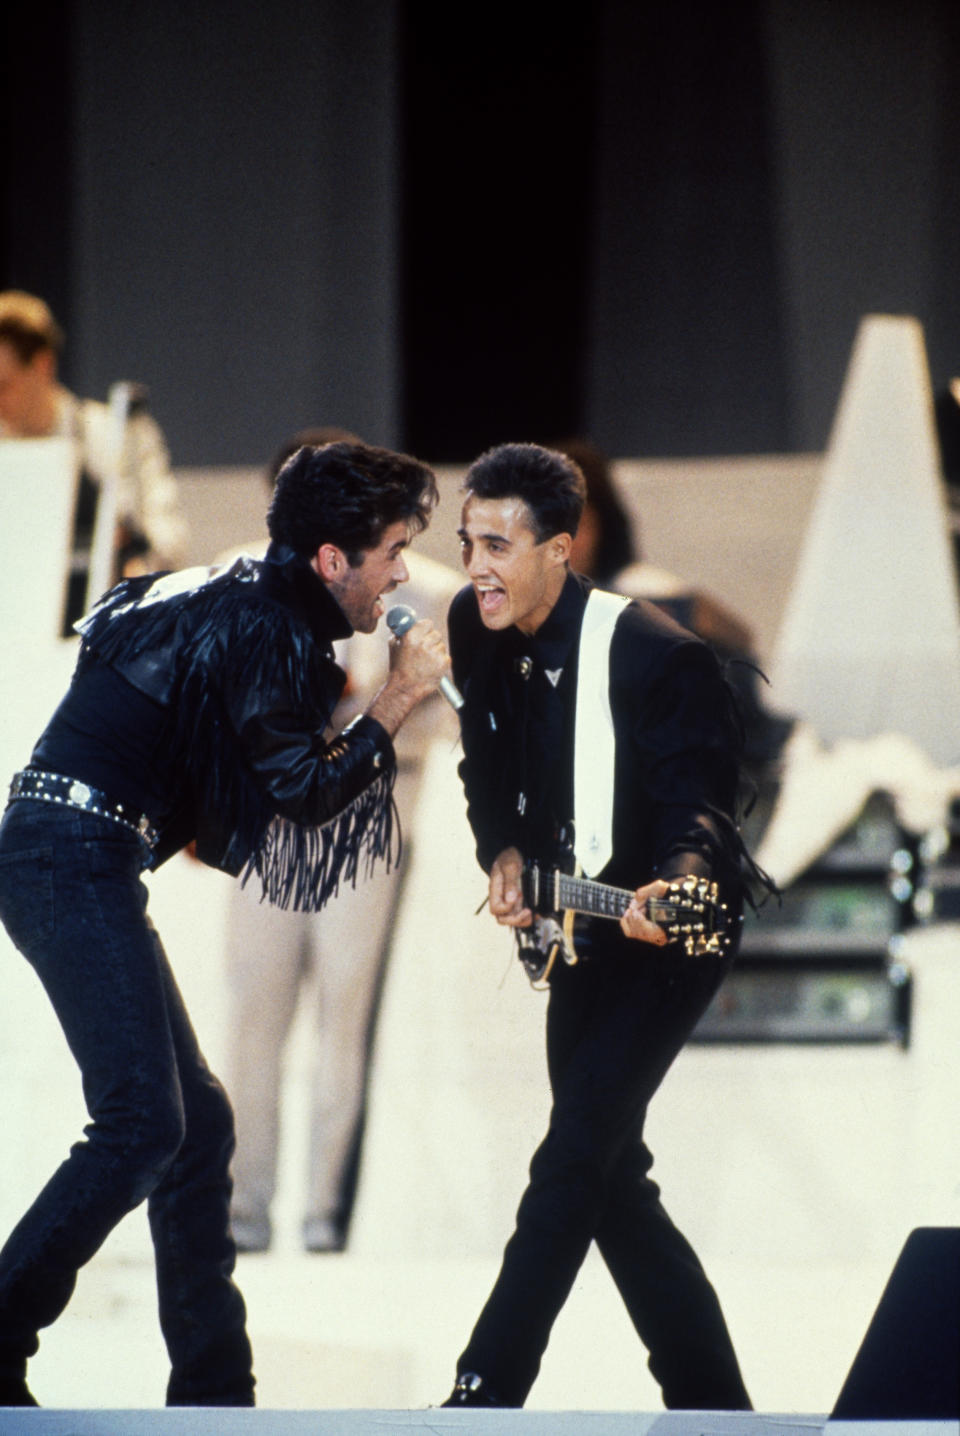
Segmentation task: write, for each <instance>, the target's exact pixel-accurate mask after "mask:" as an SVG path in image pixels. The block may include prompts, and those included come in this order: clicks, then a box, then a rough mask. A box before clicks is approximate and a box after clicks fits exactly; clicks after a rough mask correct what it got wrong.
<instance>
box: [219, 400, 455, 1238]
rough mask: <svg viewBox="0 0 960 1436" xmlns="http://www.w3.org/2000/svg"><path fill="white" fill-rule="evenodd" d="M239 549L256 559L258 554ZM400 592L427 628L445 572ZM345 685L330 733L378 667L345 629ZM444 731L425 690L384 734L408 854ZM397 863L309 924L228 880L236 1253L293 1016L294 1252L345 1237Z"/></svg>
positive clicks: (323, 432)
mask: <svg viewBox="0 0 960 1436" xmlns="http://www.w3.org/2000/svg"><path fill="white" fill-rule="evenodd" d="M335 442H353V443H359V442H360V440H359V439H357V438H356V436H355V435H352V434H350V433H348V432H347V431H346V430H344V429H337V428H333V427H326V428H316V429H305V430H302V431H301V432H300V433H298V434H296V435H294V437H293V438H292V439H291V440H290V441H289V442H288V443H287V444H285V445H284V446H283V448H282V449H281V450H280V452H279V453H278V454H277V455H276V457H275V459H274V461H273V463H272V464H271V465H270V467H269V469H268V471H267V481H268V484H269V487H270V489H271V491H272V489H273V484H274V480H275V478H276V475H277V473H278V471H279V470H280V468H281V467H282V465H283V464H284V463H285V462H286V460H287V458H288V457H289V456H290V454H291V453H294V452H296V450H297V449H298V448H300V447H301V445H303V444H310V445H315V446H319V445H323V444H328V443H335ZM246 552H248V553H250V554H251V555H252V556H254V557H256V556H257V555H258V546H257V545H252V546H250V547H248V548H247V549H246ZM405 562H406V566H407V569H408V571H409V578H408V580H407V582H406V583H405V584H404V587H403V592H402V595H401V597H402V598H403V601H404V603H406V604H408V605H409V606H410V607H411V608H413V609H414V610H415V612H416V613H417V614H419V615H420V616H421V617H422V618H429V619H431V620H432V622H433V623H435V624H436V625H437V626H438V627H441V626H442V625H443V623H444V621H445V617H446V612H447V608H448V607H449V604H450V601H451V600H452V598H453V596H454V594H455V593H456V592H457V590H458V589H459V587H460V576H459V574H458V573H456V572H454V570H453V569H450V568H448V567H447V566H446V565H445V564H440V563H437V562H436V561H435V560H433V559H430V558H428V557H427V556H426V555H424V554H421V553H418V552H415V551H410V552H408V553H407V554H406V555H405ZM336 653H337V661H338V662H339V663H340V665H341V666H342V667H343V668H344V669H345V670H346V673H347V686H346V689H345V691H344V695H343V698H342V699H341V701H340V703H339V704H338V705H337V707H336V709H335V710H334V712H333V714H332V716H331V719H330V727H331V728H332V729H333V730H335V731H336V730H338V729H340V728H342V727H344V726H345V725H346V724H347V723H348V722H349V721H350V720H351V719H352V718H354V717H355V716H356V715H357V714H358V713H360V712H362V711H363V709H364V707H365V706H366V705H367V703H368V702H369V701H370V699H371V697H372V695H373V693H374V692H375V691H376V690H377V688H378V687H379V686H380V684H381V683H382V682H383V680H384V677H385V673H386V662H387V649H386V645H385V644H384V642H383V638H382V637H379V636H377V635H370V634H364V633H354V634H353V635H352V637H350V638H347V639H344V640H343V641H342V642H340V643H338V644H337V645H336ZM443 732H448V733H449V736H450V740H451V742H453V741H455V739H456V736H457V724H456V720H455V718H454V716H453V713H452V710H451V709H450V708H449V707H448V706H447V704H445V703H444V702H443V700H442V699H441V697H440V695H439V694H434V695H432V696H431V697H430V698H429V699H427V700H426V701H425V702H423V703H421V704H420V705H419V707H418V708H417V709H416V711H415V712H414V713H413V714H412V715H411V717H410V719H409V721H408V722H407V723H405V724H404V726H403V728H402V729H401V730H400V733H399V734H398V735H397V738H396V741H395V744H394V747H395V750H396V756H397V781H396V788H395V792H394V796H395V798H396V803H397V811H398V813H399V816H400V821H401V824H402V827H403V833H404V851H405V854H406V856H407V857H409V848H410V838H409V834H410V827H411V823H410V819H411V817H412V814H413V811H414V806H415V803H416V797H417V791H418V789H419V786H420V778H421V773H422V769H423V760H424V757H425V754H426V751H427V748H428V746H429V744H430V742H431V741H432V740H433V739H434V738H435V737H436V736H437V735H438V734H441V733H443ZM407 866H408V863H407V862H406V861H405V862H404V865H403V869H398V868H393V869H391V870H389V871H388V870H387V869H386V868H382V867H381V868H379V869H377V871H376V872H375V873H374V874H373V875H372V876H371V878H370V880H369V881H367V882H365V883H361V884H358V885H357V886H356V887H351V886H346V885H345V886H343V887H341V889H340V891H339V893H338V894H337V895H336V897H334V898H333V899H331V901H330V902H329V903H328V904H327V906H326V908H325V909H324V911H323V914H322V916H318V915H317V914H316V913H309V912H294V911H290V910H287V909H284V908H279V907H276V906H272V905H270V904H269V903H262V902H260V901H259V897H258V894H257V893H256V891H255V890H253V889H252V888H251V887H250V886H248V887H245V888H244V887H240V886H239V884H237V885H235V886H234V888H233V890H232V892H231V897H230V904H229V908H228V913H227V937H226V954H225V969H226V981H227V992H228V1000H229V1020H228V1024H227V1054H226V1061H225V1079H226V1085H227V1090H228V1092H229V1093H230V1100H231V1102H232V1104H233V1111H234V1120H235V1123H236V1134H237V1148H236V1153H235V1155H234V1159H233V1167H232V1174H233V1198H232V1201H231V1207H230V1212H231V1228H232V1231H233V1236H234V1240H235V1242H236V1244H237V1249H238V1250H239V1251H244V1252H262V1251H266V1250H268V1248H269V1247H270V1245H271V1243H272V1240H273V1219H272V1213H271V1208H272V1204H273V1201H274V1197H275V1194H276V1189H277V1176H278V1168H277V1164H278V1154H279V1143H280V1120H281V1106H282V1101H281V1099H282V1091H283V1086H284V1082H283V1077H284V1073H283V1059H284V1053H285V1051H286V1048H287V1042H288V1039H289V1037H290V1033H291V1030H292V1028H293V1025H294V1021H295V1019H296V1017H297V1014H298V1013H299V1012H300V1011H301V1010H302V1009H303V1008H304V1007H306V1008H307V1009H308V1011H309V1014H310V1023H311V1028H312V1035H313V1042H312V1046H311V1070H310V1078H309V1103H308V1114H307V1115H308V1126H309V1132H308V1152H307V1173H306V1200H305V1206H304V1213H303V1221H302V1231H301V1238H302V1244H303V1247H304V1249H305V1250H306V1251H308V1252H314V1253H321V1252H337V1251H341V1250H343V1248H344V1246H345V1245H346V1242H347V1235H348V1229H349V1222H350V1213H351V1207H352V1202H353V1196H354V1191H355V1185H356V1177H357V1169H358V1164H359V1159H360V1147H361V1142H362V1134H363V1124H364V1113H365V1098H366V1090H367V1075H368V1069H369V1059H370V1050H371V1044H372V1040H373V1028H374V1023H375V1015H376V1008H377V1001H378V996H379V992H380V988H381V984H382V979H383V972H384V963H385V961H386V958H387V951H388V947H389V931H390V927H391V923H392V919H393V916H394V913H395V911H396V907H397V902H398V898H399V891H400V884H401V882H402V872H403V871H405V870H406V868H407Z"/></svg>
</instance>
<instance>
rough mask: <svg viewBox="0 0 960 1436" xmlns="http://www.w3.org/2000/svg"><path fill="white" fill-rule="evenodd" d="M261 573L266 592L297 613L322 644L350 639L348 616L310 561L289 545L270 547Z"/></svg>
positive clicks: (274, 544)
mask: <svg viewBox="0 0 960 1436" xmlns="http://www.w3.org/2000/svg"><path fill="white" fill-rule="evenodd" d="M262 572H263V580H264V583H265V584H266V587H267V591H268V592H269V593H270V594H271V595H272V597H274V598H276V599H277V600H278V601H279V602H281V603H286V604H287V605H288V606H289V607H291V608H295V609H297V611H298V612H300V613H301V614H302V615H303V617H304V618H305V619H306V620H307V622H308V623H309V625H310V628H311V631H312V632H313V635H314V637H315V638H316V639H317V641H318V642H319V643H324V644H327V643H332V642H333V641H334V639H337V638H349V637H350V635H351V633H352V632H353V628H352V626H351V625H350V623H349V621H348V619H347V616H346V614H345V613H344V611H343V609H342V608H341V607H340V605H339V603H337V600H336V599H335V598H334V596H333V594H332V593H331V592H330V590H329V589H328V588H327V586H326V584H325V583H324V582H323V579H322V578H321V577H320V575H319V574H318V573H316V572H315V570H314V569H313V568H311V566H310V563H309V560H307V559H305V558H302V557H301V556H300V554H298V553H296V552H295V551H294V550H293V549H292V548H289V547H288V546H287V545H286V544H280V543H271V545H270V547H269V548H268V549H267V552H266V557H265V558H264V561H263V570H262Z"/></svg>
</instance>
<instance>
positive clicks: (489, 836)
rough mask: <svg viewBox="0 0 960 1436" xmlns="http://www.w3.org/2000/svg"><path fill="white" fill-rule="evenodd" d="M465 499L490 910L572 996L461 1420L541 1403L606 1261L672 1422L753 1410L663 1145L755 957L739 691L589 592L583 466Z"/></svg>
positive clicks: (543, 972)
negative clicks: (659, 1172) (579, 1304)
mask: <svg viewBox="0 0 960 1436" xmlns="http://www.w3.org/2000/svg"><path fill="white" fill-rule="evenodd" d="M464 489H465V494H466V498H465V502H464V506H463V515H462V522H461V527H460V540H461V548H462V556H463V562H464V566H465V569H466V572H467V576H468V578H469V580H470V582H469V585H468V586H467V587H466V588H465V589H463V590H462V591H461V592H460V594H458V596H457V598H456V599H455V600H454V603H453V605H452V606H451V610H450V619H449V629H450V652H451V657H452V662H453V677H454V682H455V683H456V684H457V686H458V688H459V689H460V691H461V692H462V694H463V699H464V706H463V708H462V710H461V715H460V716H461V728H462V736H463V749H464V758H463V762H462V764H461V767H460V774H461V777H462V779H463V783H464V788H465V792H466V797H467V808H468V816H469V820H470V823H471V826H472V828H473V832H474V835H475V838H476V843H477V856H478V860H479V862H480V864H481V866H482V867H483V868H484V869H485V870H486V871H487V872H488V874H489V902H490V910H491V912H492V913H493V915H494V917H495V918H496V919H497V921H498V922H499V923H501V924H504V925H506V926H509V927H512V928H514V929H516V931H517V933H518V934H519V936H520V955H521V957H522V958H523V960H524V965H525V966H526V967H527V970H528V972H529V973H530V975H531V976H532V977H534V978H536V979H539V980H543V979H545V978H546V979H548V980H549V988H550V997H549V1005H548V1010H547V1065H548V1070H549V1076H550V1083H551V1089H552V1094H553V1107H552V1111H551V1117H550V1127H549V1131H548V1133H547V1136H546V1138H545V1140H544V1142H543V1143H542V1144H541V1146H540V1147H539V1148H538V1150H537V1152H536V1154H535V1156H534V1158H533V1161H532V1164H531V1168H530V1182H529V1185H528V1187H527V1189H526V1191H525V1193H524V1195H523V1198H522V1200H521V1202H520V1207H519V1210H518V1213H517V1226H516V1230H515V1232H514V1234H513V1236H512V1237H511V1239H510V1241H509V1243H508V1245H507V1248H506V1251H505V1253H504V1258H503V1264H502V1266H501V1270H500V1273H499V1276H498V1277H497V1280H496V1283H495V1285H494V1287H493V1290H492V1292H491V1294H490V1296H489V1298H488V1300H487V1302H486V1304H485V1306H484V1308H483V1311H482V1312H481V1314H480V1317H479V1320H478V1321H477V1324H476V1326H475V1328H474V1331H473V1334H472V1335H471V1337H470V1340H469V1342H468V1345H467V1347H466V1349H465V1351H464V1352H463V1353H462V1355H461V1357H460V1359H459V1362H458V1364H457V1382H456V1385H455V1387H454V1390H453V1392H452V1394H451V1396H450V1398H449V1399H448V1401H447V1403H446V1404H447V1405H470V1406H480V1405H487V1406H522V1405H523V1403H524V1400H525V1399H526V1396H527V1393H528V1391H529V1389H530V1387H531V1386H532V1384H533V1382H534V1380H535V1378H536V1375H537V1372H538V1370H539V1366H540V1360H541V1357H542V1356H543V1353H544V1351H545V1349H546V1346H547V1342H548V1340H549V1336H550V1330H551V1327H552V1324H553V1322H554V1320H555V1318H556V1316H557V1315H558V1314H559V1311H560V1309H561V1307H562V1306H563V1303H564V1301H565V1300H566V1297H567V1295H568V1293H569V1291H570V1289H571V1287H572V1285H573V1282H574V1280H575V1278H576V1275H577V1272H578V1271H579V1268H580V1265H581V1263H582V1262H583V1260H584V1258H585V1256H586V1254H587V1250H588V1248H589V1246H590V1243H591V1241H596V1243H597V1245H598V1247H599V1249H600V1252H601V1254H602V1256H603V1258H604V1260H605V1262H606V1264H607V1266H608V1268H609V1270H610V1273H611V1275H612V1277H613V1279H614V1282H615V1283H616V1285H617V1287H618V1289H619V1291H620V1294H621V1297H622V1298H623V1301H624V1303H625V1305H626V1307H627V1310H628V1312H629V1314H630V1317H631V1319H632V1321H633V1323H634V1326H635V1328H636V1330H637V1333H638V1335H639V1336H640V1339H641V1341H642V1342H643V1343H644V1345H645V1346H646V1348H647V1350H648V1352H649V1364H650V1369H651V1371H652V1372H653V1374H654V1376H655V1377H656V1379H657V1381H658V1382H659V1383H660V1386H661V1388H662V1391H663V1397H664V1401H665V1403H666V1405H667V1406H669V1407H683V1408H700V1409H704V1408H709V1409H714V1410H717V1409H737V1408H740V1409H743V1408H749V1406H750V1400H749V1397H748V1395H747V1391H746V1388H745V1386H744V1383H743V1380H742V1378H741V1375H740V1371H739V1367H738V1364H737V1359H736V1356H735V1354H734V1350H733V1346H732V1343H731V1340H730V1337H729V1334H728V1332H727V1327H726V1324H725V1322H724V1318H723V1315H722V1312H721V1310H720V1306H719V1303H718V1301H717V1298H716V1295H715V1293H714V1291H713V1288H712V1286H711V1285H710V1283H709V1281H708V1279H707V1277H706V1275H705V1273H704V1271H703V1269H702V1267H701V1265H700V1263H699V1261H698V1260H697V1257H696V1255H695V1254H694V1252H693V1251H692V1249H691V1248H690V1246H689V1243H688V1242H687V1241H686V1239H685V1238H684V1237H683V1236H682V1235H681V1233H680V1232H679V1231H678V1230H677V1228H676V1227H675V1226H674V1225H673V1223H672V1222H671V1221H670V1218H669V1217H668V1216H667V1213H666V1212H665V1210H664V1209H663V1207H662V1206H661V1204H660V1201H659V1190H658V1188H657V1185H656V1183H655V1182H654V1181H653V1180H652V1179H651V1177H650V1175H649V1172H650V1167H651V1165H652V1161H653V1159H652V1157H651V1155H650V1153H649V1151H648V1150H647V1148H646V1146H645V1145H644V1142H643V1125H644V1119H645V1116H646V1111H647V1106H648V1104H649V1101H650V1099H651V1098H652V1096H653V1094H654V1093H655V1091H656V1090H657V1088H658V1086H659V1085H660V1082H661V1081H662V1079H663V1077H664V1075H665V1073H666V1072H667V1070H668V1068H669V1066H670V1064H671V1063H672V1061H673V1060H674V1058H675V1057H676V1055H677V1053H678V1052H679V1051H680V1049H681V1048H682V1046H683V1044H684V1043H685V1042H686V1040H687V1038H688V1037H689V1035H690V1033H691V1032H692V1030H693V1028H694V1027H695V1025H696V1023H697V1021H698V1020H699V1018H700V1016H701V1014H702V1013H703V1012H704V1010H705V1009H706V1007H707V1006H708V1005H709V1003H710V1001H711V999H712V997H713V995H714V993H715V992H716V990H717V988H718V987H719V985H720V983H721V981H722V979H723V977H724V974H725V972H726V971H727V968H728V967H729V964H730V962H731V961H732V958H733V955H734V952H735V949H736V946H737V936H738V931H739V915H740V910H741V906H742V898H743V895H744V893H743V882H742V879H741V870H742V868H743V867H744V866H745V865H748V860H746V864H745V854H744V851H743V846H742V843H741V840H740V837H739V833H738V830H737V827H736V822H735V817H734V813H735V805H736V794H737V785H738V776H739V768H738V751H739V729H738V724H737V721H736V716H735V713H734V711H733V709H732V706H731V698H730V694H729V690H728V688H727V686H726V684H725V682H724V680H723V678H722V675H721V673H720V670H719V666H718V664H717V662H716V659H715V658H714V656H713V654H712V653H711V652H710V650H709V649H708V648H707V647H706V645H705V644H703V643H702V642H701V641H700V640H699V639H697V638H695V637H694V636H693V635H692V634H690V633H688V632H686V631H685V630H684V629H682V628H680V627H679V626H678V625H677V624H675V623H674V622H673V621H672V620H671V619H669V618H666V617H665V616H664V615H663V614H662V613H660V612H659V611H658V610H657V609H655V608H653V607H652V606H651V605H650V604H648V603H644V602H642V601H639V602H638V601H634V602H627V601H626V600H621V599H619V598H617V597H615V596H614V595H610V594H604V593H602V592H600V591H598V590H596V589H592V587H591V585H590V583H589V581H588V580H586V579H584V578H581V577H580V576H579V575H577V574H574V573H572V572H571V571H570V569H569V554H570V547H571V543H572V540H573V536H574V535H575V533H576V530H577V524H578V521H579V518H580V514H581V511H582V506H583V496H584V484H583V478H582V475H581V473H580V471H579V469H578V468H577V466H576V464H574V463H573V462H572V461H571V460H570V459H568V458H567V457H566V456H564V455H561V454H558V453H553V452H551V451H549V450H545V449H542V448H539V447H538V446H536V445H532V444H509V445H502V446H500V447H499V448H497V449H493V450H490V451H489V452H488V453H487V454H485V455H483V456H482V457H481V458H480V459H478V460H477V461H476V463H475V464H474V465H473V466H472V467H471V469H470V470H469V472H468V474H467V478H466V482H465V485H464ZM566 845H572V847H573V850H574V861H573V863H572V864H571V863H570V862H568V861H567V854H566V852H565V846H566ZM564 911H566V915H567V916H566V919H565V920H564V918H563V913H564ZM574 914H580V915H579V916H576V917H574ZM611 919H612V920H611ZM564 928H565V929H566V931H564ZM558 953H561V954H562V957H560V958H558Z"/></svg>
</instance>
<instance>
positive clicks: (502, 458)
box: [463, 444, 587, 544]
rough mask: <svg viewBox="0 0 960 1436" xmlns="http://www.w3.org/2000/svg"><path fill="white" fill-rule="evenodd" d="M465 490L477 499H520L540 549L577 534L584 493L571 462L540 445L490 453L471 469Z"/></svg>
mask: <svg viewBox="0 0 960 1436" xmlns="http://www.w3.org/2000/svg"><path fill="white" fill-rule="evenodd" d="M463 488H464V492H465V493H468V494H475V495H476V496H477V498H478V499H507V498H518V499H522V500H523V502H524V503H525V504H526V506H527V508H528V509H529V510H530V517H531V519H532V524H531V527H532V529H533V536H534V538H535V539H536V541H537V543H538V544H539V543H543V542H544V540H545V539H549V538H553V536H554V535H555V534H570V535H571V537H573V536H574V535H575V534H576V532H577V526H578V525H579V523H580V515H581V514H582V513H583V505H584V501H585V499H586V492H587V487H586V484H585V482H584V478H583V474H582V473H581V472H580V468H579V466H578V465H577V464H575V463H574V461H573V459H570V458H568V457H567V455H566V454H560V453H558V452H557V451H556V450H555V449H544V448H542V447H541V446H540V445H539V444H498V445H497V447H496V448H493V449H488V450H487V452H486V453H485V454H481V455H480V457H479V459H476V460H475V461H474V462H473V463H472V464H471V465H470V467H469V469H468V470H467V476H466V478H465V480H464V483H463Z"/></svg>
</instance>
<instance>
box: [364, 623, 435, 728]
mask: <svg viewBox="0 0 960 1436" xmlns="http://www.w3.org/2000/svg"><path fill="white" fill-rule="evenodd" d="M389 651H390V673H389V676H388V678H387V681H386V683H385V684H384V685H383V687H382V688H381V689H380V691H379V693H377V695H376V697H375V698H374V699H373V702H372V703H371V704H370V707H369V708H368V709H367V713H368V715H369V716H370V717H371V718H376V720H377V722H378V723H381V724H382V725H383V727H384V728H386V730H387V732H388V733H389V734H390V736H391V738H392V737H393V735H394V734H395V733H396V731H397V729H398V728H399V727H400V724H401V723H402V722H403V721H404V719H405V718H407V717H408V716H409V715H410V714H411V713H412V712H413V710H414V708H416V706H417V704H418V703H421V702H422V701H423V700H424V698H429V696H430V694H431V693H433V692H435V690H436V688H437V685H438V684H439V682H440V679H441V678H443V676H444V675H445V674H446V673H449V671H450V656H449V654H448V653H447V649H446V645H445V644H444V641H443V637H442V635H441V633H440V631H439V629H438V628H436V627H435V626H434V624H432V623H431V622H430V620H429V619H428V618H421V619H419V620H418V621H417V622H416V623H414V624H413V626H412V627H411V628H408V629H407V630H406V632H405V633H404V634H403V635H402V637H400V638H391V640H390V650H389Z"/></svg>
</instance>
